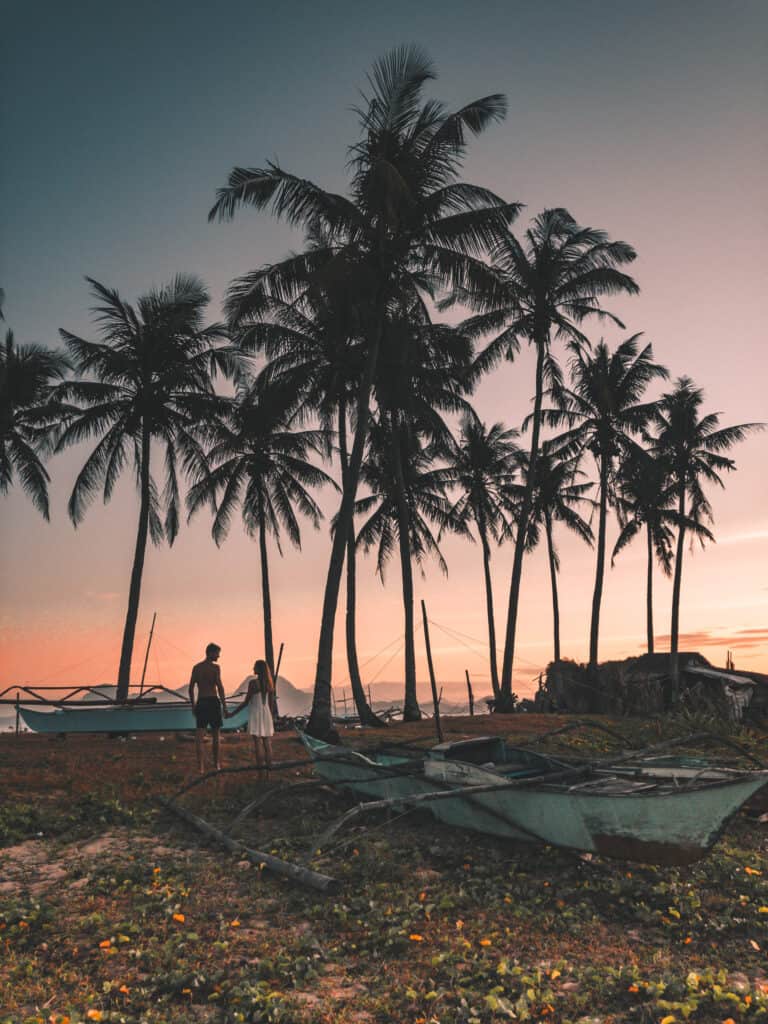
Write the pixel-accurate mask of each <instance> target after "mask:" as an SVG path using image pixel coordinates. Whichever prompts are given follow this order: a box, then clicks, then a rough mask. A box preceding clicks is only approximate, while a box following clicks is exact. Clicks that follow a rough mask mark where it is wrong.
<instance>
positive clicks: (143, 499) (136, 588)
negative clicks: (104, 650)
mask: <svg viewBox="0 0 768 1024" xmlns="http://www.w3.org/2000/svg"><path fill="white" fill-rule="evenodd" d="M149 449H150V436H149V429H148V428H147V426H146V425H145V424H142V430H141V467H140V471H139V489H140V504H139V528H138V531H137V533H136V548H135V551H134V555H133V568H132V570H131V583H130V587H129V589H128V611H127V612H126V616H125V628H124V629H123V645H122V648H121V649H120V667H119V668H118V670H117V693H116V694H115V699H116V700H117V701H118V702H120V703H123V702H124V701H125V700H126V699H127V697H128V687H129V686H130V683H131V659H132V657H133V641H134V637H135V635H136V620H137V618H138V616H139V597H140V595H141V577H142V574H143V572H144V556H145V554H146V550H147V534H148V532H149V504H150V497H149V495H150V491H149V479H150V478H149Z"/></svg>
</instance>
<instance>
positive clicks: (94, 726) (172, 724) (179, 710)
mask: <svg viewBox="0 0 768 1024" xmlns="http://www.w3.org/2000/svg"><path fill="white" fill-rule="evenodd" d="M19 714H20V715H21V717H22V719H23V720H24V722H25V723H26V724H27V726H28V727H29V728H30V729H32V730H33V731H34V732H41V733H54V734H69V733H88V732H101V733H117V734H125V733H133V732H189V731H190V730H192V729H195V727H196V724H195V716H194V714H193V712H192V708H191V707H190V706H189V705H184V704H182V703H181V702H179V704H178V706H177V705H173V704H172V705H164V704H146V705H141V704H138V705H131V704H128V705H125V706H110V707H103V708H99V707H89V708H58V709H57V710H56V711H35V710H34V709H32V708H25V707H20V708H19ZM247 722H248V709H247V708H243V709H242V710H241V711H239V712H238V713H237V714H236V715H234V716H233V717H232V718H225V719H224V724H223V726H222V728H223V729H224V730H225V731H227V732H231V731H233V730H234V729H239V728H242V727H243V726H244V725H246V724H247Z"/></svg>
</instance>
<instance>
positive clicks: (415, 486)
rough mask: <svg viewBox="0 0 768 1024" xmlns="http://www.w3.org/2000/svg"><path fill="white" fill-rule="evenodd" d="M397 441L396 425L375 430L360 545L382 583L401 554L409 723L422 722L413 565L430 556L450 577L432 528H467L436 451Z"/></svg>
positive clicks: (410, 438)
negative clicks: (373, 554) (371, 555)
mask: <svg viewBox="0 0 768 1024" xmlns="http://www.w3.org/2000/svg"><path fill="white" fill-rule="evenodd" d="M395 436H396V437H397V440H398V446H397V447H395V445H394V444H393V433H392V427H391V423H378V424H376V425H375V426H373V427H371V431H370V438H369V446H368V458H367V460H366V462H365V463H364V465H363V468H362V481H363V483H364V484H365V485H366V486H367V488H368V489H369V490H370V492H371V493H370V494H369V495H368V496H367V497H365V498H361V499H359V500H358V501H357V502H356V505H355V511H356V512H357V513H358V514H360V515H363V516H365V517H367V518H365V521H364V522H363V525H362V526H361V527H360V530H359V532H358V536H357V543H358V545H362V546H363V548H364V550H365V551H366V552H367V551H369V550H370V549H371V548H372V547H374V546H375V547H376V548H377V558H376V571H377V573H378V574H379V576H380V577H381V580H382V583H383V582H384V570H385V567H386V563H387V561H388V559H389V558H390V556H391V555H392V554H393V553H394V551H395V549H397V550H398V551H399V555H400V572H401V578H402V594H403V615H404V622H405V700H404V704H403V719H404V720H405V721H407V722H408V721H417V720H418V719H419V718H420V717H421V711H420V709H419V703H418V699H417V696H416V672H415V645H414V635H415V631H414V619H413V563H414V562H415V563H416V565H418V566H422V564H423V562H424V560H425V558H426V557H427V556H428V555H434V556H435V557H436V558H437V561H438V565H439V566H440V569H441V570H442V571H443V573H445V574H446V575H447V574H448V566H447V565H446V562H445V559H444V558H443V556H442V553H441V551H440V547H439V544H438V538H437V537H436V536H435V533H434V532H433V530H432V524H435V525H436V526H437V527H438V532H442V531H444V530H446V529H455V530H457V531H458V532H464V529H465V528H464V527H463V526H462V524H461V523H459V522H458V520H457V519H455V517H453V515H452V513H451V503H450V501H449V499H448V498H447V496H446V494H445V489H446V486H447V484H448V483H449V481H450V473H449V472H446V470H444V469H442V468H435V466H434V463H433V454H434V453H433V450H430V449H429V448H425V447H423V446H422V445H421V443H420V442H419V441H418V439H417V438H416V437H415V436H414V435H413V434H398V435H395ZM401 494H404V496H405V501H406V503H407V506H408V516H407V519H406V520H405V523H406V526H407V529H408V535H407V537H405V538H403V537H401V531H402V529H403V516H402V510H401V508H400V504H401ZM422 572H423V570H422Z"/></svg>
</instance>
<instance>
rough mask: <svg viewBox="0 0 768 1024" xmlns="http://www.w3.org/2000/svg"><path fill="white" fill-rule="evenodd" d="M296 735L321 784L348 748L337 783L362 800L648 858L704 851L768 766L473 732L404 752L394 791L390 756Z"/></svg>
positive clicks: (477, 827)
mask: <svg viewBox="0 0 768 1024" xmlns="http://www.w3.org/2000/svg"><path fill="white" fill-rule="evenodd" d="M302 738H303V741H304V744H305V746H307V748H308V750H309V751H310V753H311V755H312V757H313V759H314V762H315V769H316V771H318V772H319V773H322V774H323V777H324V778H327V780H328V781H329V782H333V781H334V776H335V777H336V778H339V777H340V773H341V771H342V768H343V767H345V765H346V757H347V755H349V756H350V763H351V764H353V765H354V766H355V768H356V770H357V771H358V772H359V773H360V774H359V779H355V777H354V776H351V775H349V774H347V775H346V776H345V778H346V780H347V781H346V783H345V785H346V786H347V787H348V788H350V789H352V790H353V791H355V792H358V793H360V794H361V795H364V796H368V797H369V798H370V797H373V798H378V799H392V800H394V801H397V800H402V801H403V802H404V803H413V804H414V805H421V804H423V806H424V808H425V809H427V810H429V811H430V812H431V814H432V815H433V816H434V817H435V818H437V819H438V820H439V821H442V822H443V823H445V824H447V825H452V826H456V827H460V828H466V829H471V830H473V831H476V832H482V833H484V834H487V835H492V836H498V837H500V838H503V839H516V840H527V841H533V842H540V843H546V844H548V845H552V846H562V847H567V848H569V849H574V850H579V851H583V852H588V853H595V854H601V855H603V856H608V857H617V858H621V859H624V860H634V861H640V862H643V863H652V864H665V865H677V864H689V863H691V862H693V861H695V860H698V859H699V858H701V857H702V856H704V855H705V854H706V852H707V851H708V850H709V849H710V848H711V846H712V845H713V844H714V843H715V841H716V840H717V838H718V836H719V835H720V834H721V832H722V831H723V829H724V828H725V826H726V825H727V823H728V821H729V820H730V819H731V818H732V817H733V815H734V814H736V812H737V811H738V810H739V808H740V807H741V806H742V805H743V804H744V803H745V802H746V801H747V800H749V799H750V797H752V796H753V795H754V794H755V793H756V792H757V791H758V790H760V789H762V787H764V786H765V785H766V784H768V771H740V770H736V769H731V768H719V767H717V766H716V765H711V764H707V763H704V764H703V765H702V766H696V765H691V764H681V763H679V764H676V765H675V764H668V765H664V764H660V763H658V762H656V763H653V762H652V763H650V764H649V765H648V766H647V767H646V766H645V765H644V763H643V761H642V759H639V760H638V761H637V762H636V763H624V764H617V765H615V766H611V765H610V764H602V765H597V766H593V765H589V764H582V765H574V764H573V763H570V764H568V763H566V762H563V761H560V760H558V759H557V758H554V757H550V756H548V755H545V754H538V753H533V752H532V751H529V750H524V749H520V748H516V747H512V746H510V745H509V744H507V743H505V742H504V740H503V739H500V738H496V737H489V738H486V737H480V738H477V739H470V740H463V741H459V742H453V743H444V744H440V745H439V746H436V747H433V748H431V750H428V751H425V752H424V753H423V755H422V754H421V753H420V752H419V753H414V754H413V756H412V757H410V758H409V756H408V755H407V754H405V753H404V754H403V755H402V756H401V757H399V758H396V760H397V761H398V762H399V764H400V770H403V768H404V763H408V762H409V761H410V763H411V765H412V774H410V775H409V776H408V777H407V781H406V782H401V781H400V780H398V785H397V787H395V788H394V791H392V786H391V783H390V782H389V780H383V779H381V778H380V775H381V773H382V772H383V771H386V770H387V769H388V768H389V769H391V766H392V755H386V754H377V753H372V752H367V753H365V754H362V753H360V752H357V751H347V753H346V754H342V753H341V752H342V751H344V748H340V747H328V746H327V744H323V745H322V746H318V744H317V741H316V740H311V739H310V738H309V737H302ZM330 751H333V752H334V753H333V754H331V753H330ZM331 756H333V757H334V761H333V763H331V762H330V761H329V760H328V758H329V757H331ZM414 766H415V767H414ZM377 772H378V773H379V775H377ZM416 772H418V774H417V773H416ZM350 778H352V780H353V781H351V782H350V781H349V780H350ZM386 786H389V787H390V791H391V795H390V792H388V791H387V789H386ZM449 794H453V795H449Z"/></svg>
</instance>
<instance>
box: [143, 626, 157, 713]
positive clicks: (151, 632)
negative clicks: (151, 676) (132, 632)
mask: <svg viewBox="0 0 768 1024" xmlns="http://www.w3.org/2000/svg"><path fill="white" fill-rule="evenodd" d="M156 618H157V612H153V613H152V625H151V627H150V630H149V639H148V640H147V649H146V651H145V652H144V668H143V669H142V670H141V685H140V686H139V696H140V697H141V695H142V694H143V693H144V677H145V676H146V674H147V662H148V661H149V648H150V647H151V646H152V634H153V633H154V632H155V619H156Z"/></svg>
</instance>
